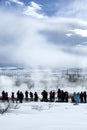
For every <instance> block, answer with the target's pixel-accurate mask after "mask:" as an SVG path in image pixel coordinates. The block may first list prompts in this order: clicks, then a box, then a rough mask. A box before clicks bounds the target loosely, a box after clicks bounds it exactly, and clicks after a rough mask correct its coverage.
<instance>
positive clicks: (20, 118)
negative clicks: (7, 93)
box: [0, 102, 87, 130]
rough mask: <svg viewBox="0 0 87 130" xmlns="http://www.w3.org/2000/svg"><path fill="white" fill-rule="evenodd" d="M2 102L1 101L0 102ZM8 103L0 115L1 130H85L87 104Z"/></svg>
mask: <svg viewBox="0 0 87 130" xmlns="http://www.w3.org/2000/svg"><path fill="white" fill-rule="evenodd" d="M1 104H3V103H1ZM15 105H16V104H12V103H11V104H10V108H9V109H8V111H7V112H6V113H4V114H1V115H0V128H1V129H2V130H11V129H12V130H19V129H20V130H35V129H36V130H87V104H85V103H83V104H79V105H73V103H58V102H55V103H50V102H46V103H45V102H28V103H26V102H25V103H22V104H18V105H17V106H16V107H14V106H15Z"/></svg>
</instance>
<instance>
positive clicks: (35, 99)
mask: <svg viewBox="0 0 87 130" xmlns="http://www.w3.org/2000/svg"><path fill="white" fill-rule="evenodd" d="M34 101H35V102H37V101H38V94H37V92H35V93H34Z"/></svg>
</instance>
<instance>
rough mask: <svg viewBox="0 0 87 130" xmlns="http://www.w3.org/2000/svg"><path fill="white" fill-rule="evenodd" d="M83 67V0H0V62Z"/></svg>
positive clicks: (86, 57)
mask: <svg viewBox="0 0 87 130" xmlns="http://www.w3.org/2000/svg"><path fill="white" fill-rule="evenodd" d="M14 63H15V64H19V65H21V64H23V65H25V66H38V65H39V66H47V67H49V66H52V67H87V1H86V0H83V1H82V0H33V1H30V0H0V64H5V65H6V64H14Z"/></svg>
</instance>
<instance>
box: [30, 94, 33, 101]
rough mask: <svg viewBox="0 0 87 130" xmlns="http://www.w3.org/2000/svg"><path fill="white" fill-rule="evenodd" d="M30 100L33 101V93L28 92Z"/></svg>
mask: <svg viewBox="0 0 87 130" xmlns="http://www.w3.org/2000/svg"><path fill="white" fill-rule="evenodd" d="M30 101H33V93H32V92H30Z"/></svg>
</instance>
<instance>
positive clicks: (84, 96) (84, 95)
mask: <svg viewBox="0 0 87 130" xmlns="http://www.w3.org/2000/svg"><path fill="white" fill-rule="evenodd" d="M83 98H84V103H86V91H84V93H83Z"/></svg>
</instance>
